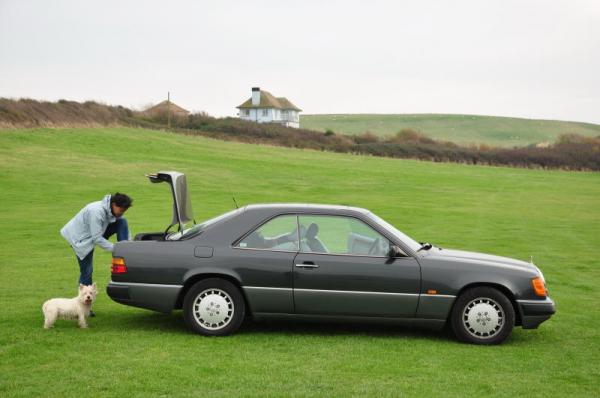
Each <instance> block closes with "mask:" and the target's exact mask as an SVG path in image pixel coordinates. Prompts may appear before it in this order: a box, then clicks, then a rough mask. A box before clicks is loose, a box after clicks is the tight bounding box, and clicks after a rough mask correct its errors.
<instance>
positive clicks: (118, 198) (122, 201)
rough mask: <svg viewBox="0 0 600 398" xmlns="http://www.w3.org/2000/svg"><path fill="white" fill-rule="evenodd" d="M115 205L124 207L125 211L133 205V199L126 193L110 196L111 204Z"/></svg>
mask: <svg viewBox="0 0 600 398" xmlns="http://www.w3.org/2000/svg"><path fill="white" fill-rule="evenodd" d="M113 203H114V204H115V205H117V206H119V207H123V208H125V209H129V208H130V207H131V206H132V204H133V199H131V198H130V197H129V196H127V195H125V194H124V193H119V192H117V193H115V194H112V195H111V196H110V204H111V205H112V204H113Z"/></svg>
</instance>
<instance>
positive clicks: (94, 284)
mask: <svg viewBox="0 0 600 398" xmlns="http://www.w3.org/2000/svg"><path fill="white" fill-rule="evenodd" d="M92 287H93V288H94V290H98V289H97V286H96V282H94V283H92Z"/></svg>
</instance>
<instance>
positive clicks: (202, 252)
mask: <svg viewBox="0 0 600 398" xmlns="http://www.w3.org/2000/svg"><path fill="white" fill-rule="evenodd" d="M148 178H149V179H150V181H151V182H153V183H166V184H168V185H169V186H170V191H171V194H172V197H173V218H172V220H171V223H170V224H169V226H168V228H166V230H165V231H161V232H149V233H141V234H138V235H136V236H135V238H134V240H132V241H122V242H118V243H116V244H115V247H114V252H113V259H112V268H111V281H110V283H109V284H108V286H107V293H108V295H109V296H110V297H111V298H112V300H114V301H116V302H117V303H121V304H125V305H130V306H135V307H141V308H146V309H150V310H154V311H160V312H165V313H170V312H171V311H173V310H176V309H182V310H183V318H184V321H185V323H186V324H187V326H188V327H189V328H190V329H191V330H192V331H194V332H196V333H199V334H202V335H207V336H222V335H228V334H231V333H233V332H235V331H237V330H238V329H239V328H240V325H241V324H242V322H243V321H244V319H245V318H252V319H254V320H261V319H275V318H279V319H306V320H309V319H310V320H315V319H316V320H325V321H333V320H348V321H352V322H357V321H359V322H362V321H373V320H377V321H386V322H392V323H394V322H395V323H407V322H408V323H412V324H419V325H423V326H426V327H430V328H435V329H442V328H443V327H444V326H445V325H448V326H450V327H451V329H452V330H453V331H454V334H455V335H456V337H457V339H458V340H460V341H463V342H467V343H475V344H499V343H501V342H503V341H504V340H505V339H506V338H507V337H508V336H509V335H510V334H511V331H512V329H513V327H514V326H521V327H522V328H523V329H534V328H537V327H538V326H539V325H540V324H541V323H542V322H544V321H545V320H547V319H549V318H550V317H551V316H552V314H554V313H555V304H554V301H553V300H552V299H551V298H550V297H549V296H548V292H547V289H546V282H545V280H544V275H543V274H542V272H541V271H540V269H539V268H538V267H536V266H535V265H534V264H532V263H531V262H525V261H520V260H515V259H511V258H506V257H499V256H494V255H488V254H481V253H472V252H466V251H459V250H450V249H446V248H440V247H437V246H435V245H432V244H429V243H419V242H416V241H415V240H413V239H412V238H410V237H409V236H407V235H406V234H404V233H402V232H401V231H399V230H398V229H396V228H395V227H394V226H392V225H391V224H389V223H388V222H386V221H384V220H383V219H381V218H380V217H378V216H376V215H375V214H374V213H372V212H370V211H369V210H366V209H362V208H358V207H348V206H336V205H331V206H330V205H317V204H294V203H280V204H253V205H247V206H244V207H241V208H236V209H234V210H232V211H229V212H227V213H225V214H222V215H220V216H218V217H215V218H212V219H210V220H207V221H204V222H201V223H196V222H195V220H194V216H193V211H192V206H191V201H190V197H189V192H188V188H187V181H186V176H185V175H184V174H182V173H179V172H175V171H165V172H158V173H155V174H150V175H148Z"/></svg>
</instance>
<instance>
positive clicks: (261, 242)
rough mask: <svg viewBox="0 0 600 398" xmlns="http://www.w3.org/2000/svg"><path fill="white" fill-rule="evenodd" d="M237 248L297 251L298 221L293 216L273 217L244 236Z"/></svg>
mask: <svg viewBox="0 0 600 398" xmlns="http://www.w3.org/2000/svg"><path fill="white" fill-rule="evenodd" d="M237 247H241V248H247V249H271V250H289V251H297V250H298V220H297V218H296V216H295V215H284V216H279V217H275V218H274V219H272V220H270V221H268V222H267V223H266V224H263V225H262V226H261V227H259V228H257V229H256V230H255V231H252V232H251V233H250V234H248V235H246V236H245V237H244V238H243V239H242V240H241V241H240V242H239V243H238V244H237Z"/></svg>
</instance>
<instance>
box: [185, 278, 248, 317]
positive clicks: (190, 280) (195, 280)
mask: <svg viewBox="0 0 600 398" xmlns="http://www.w3.org/2000/svg"><path fill="white" fill-rule="evenodd" d="M208 278H219V279H224V280H226V281H228V282H231V283H232V284H233V285H235V286H236V287H237V288H238V290H239V291H240V294H241V295H242V297H244V302H245V306H246V314H247V315H251V312H250V305H249V304H248V297H247V296H246V292H245V291H244V289H242V283H241V282H240V280H239V279H238V278H236V277H235V276H233V275H229V274H223V273H219V272H205V273H200V274H194V275H191V276H190V277H188V278H187V279H186V280H185V282H184V284H183V288H182V289H181V291H180V292H179V296H178V297H177V300H176V302H175V309H176V310H180V309H182V308H183V300H184V298H185V295H186V294H187V292H188V291H189V290H190V289H191V288H192V286H194V285H195V284H196V283H198V282H200V281H202V280H205V279H208Z"/></svg>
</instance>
